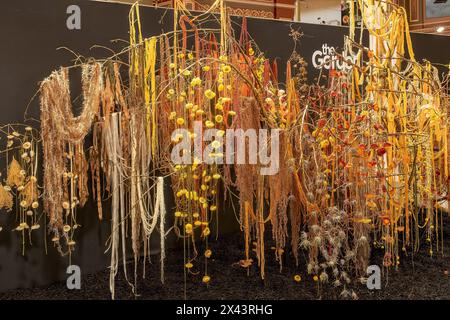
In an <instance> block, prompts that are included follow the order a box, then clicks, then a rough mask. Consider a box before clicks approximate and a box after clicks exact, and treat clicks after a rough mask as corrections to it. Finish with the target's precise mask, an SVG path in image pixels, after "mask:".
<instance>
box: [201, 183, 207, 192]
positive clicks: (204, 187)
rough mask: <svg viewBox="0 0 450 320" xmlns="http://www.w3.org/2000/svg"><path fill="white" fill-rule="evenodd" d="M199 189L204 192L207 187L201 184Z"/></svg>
mask: <svg viewBox="0 0 450 320" xmlns="http://www.w3.org/2000/svg"><path fill="white" fill-rule="evenodd" d="M200 188H201V189H202V190H203V191H206V190H207V189H208V186H207V185H204V184H202V185H201V186H200Z"/></svg>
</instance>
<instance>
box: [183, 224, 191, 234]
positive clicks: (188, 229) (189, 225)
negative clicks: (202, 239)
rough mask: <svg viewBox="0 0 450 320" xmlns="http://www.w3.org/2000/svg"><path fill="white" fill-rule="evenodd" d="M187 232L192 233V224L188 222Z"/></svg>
mask: <svg viewBox="0 0 450 320" xmlns="http://www.w3.org/2000/svg"><path fill="white" fill-rule="evenodd" d="M184 229H185V231H186V234H191V233H192V224H190V223H187V224H186V225H185V227H184Z"/></svg>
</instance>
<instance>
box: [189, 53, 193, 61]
mask: <svg viewBox="0 0 450 320" xmlns="http://www.w3.org/2000/svg"><path fill="white" fill-rule="evenodd" d="M188 59H189V60H192V59H194V55H193V54H192V52H189V53H188Z"/></svg>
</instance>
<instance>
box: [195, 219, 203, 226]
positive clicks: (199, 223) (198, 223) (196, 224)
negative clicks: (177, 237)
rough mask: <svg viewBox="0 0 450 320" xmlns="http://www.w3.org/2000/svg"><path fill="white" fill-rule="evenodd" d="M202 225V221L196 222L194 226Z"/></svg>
mask: <svg viewBox="0 0 450 320" xmlns="http://www.w3.org/2000/svg"><path fill="white" fill-rule="evenodd" d="M201 225H202V223H201V221H199V220H197V221H195V222H194V226H196V227H200V226H201Z"/></svg>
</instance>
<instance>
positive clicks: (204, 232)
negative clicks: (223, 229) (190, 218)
mask: <svg viewBox="0 0 450 320" xmlns="http://www.w3.org/2000/svg"><path fill="white" fill-rule="evenodd" d="M210 234H211V230H210V229H209V228H208V227H206V228H205V230H203V233H202V235H203V236H204V237H207V236H209V235H210Z"/></svg>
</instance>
